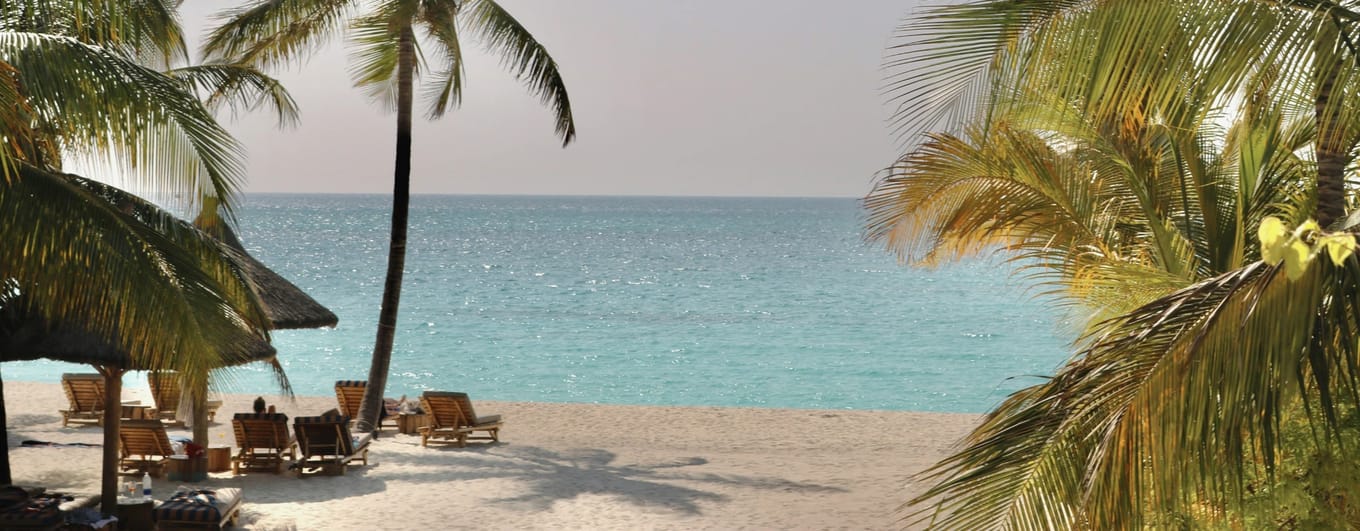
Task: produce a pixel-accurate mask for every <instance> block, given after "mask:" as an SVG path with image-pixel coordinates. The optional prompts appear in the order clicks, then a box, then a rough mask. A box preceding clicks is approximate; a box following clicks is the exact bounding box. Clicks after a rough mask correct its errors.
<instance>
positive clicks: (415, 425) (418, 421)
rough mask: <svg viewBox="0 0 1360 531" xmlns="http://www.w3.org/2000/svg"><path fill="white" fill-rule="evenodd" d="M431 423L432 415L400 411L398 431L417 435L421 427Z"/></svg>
mask: <svg viewBox="0 0 1360 531" xmlns="http://www.w3.org/2000/svg"><path fill="white" fill-rule="evenodd" d="M429 425H430V416H429V415H426V414H423V413H399V414H397V431H399V432H401V433H404V434H407V435H415V434H417V433H420V428H424V427H425V426H429Z"/></svg>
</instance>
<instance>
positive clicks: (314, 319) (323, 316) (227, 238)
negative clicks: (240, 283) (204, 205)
mask: <svg viewBox="0 0 1360 531" xmlns="http://www.w3.org/2000/svg"><path fill="white" fill-rule="evenodd" d="M194 226H196V227H198V228H199V229H200V230H202V231H203V232H206V233H208V234H210V235H212V236H213V237H215V238H217V240H218V241H220V242H222V243H223V244H225V246H226V247H227V250H228V253H229V254H231V255H232V260H233V261H234V262H236V264H237V265H238V266H240V267H241V269H242V271H244V272H245V276H246V280H247V281H249V283H250V285H251V288H252V289H254V290H255V295H256V296H258V297H259V298H260V303H261V305H262V306H263V307H264V314H265V316H266V317H268V318H269V325H270V326H269V328H270V329H272V330H290V329H299V328H327V327H332V326H335V325H336V323H338V322H340V319H339V318H338V317H336V316H335V313H334V312H332V311H330V310H329V309H327V308H326V307H325V306H322V305H321V303H319V302H316V299H313V298H312V297H311V295H308V294H307V293H306V292H304V291H302V288H299V287H297V286H296V285H294V284H293V283H292V282H289V281H288V279H286V278H283V277H282V276H279V274H278V273H275V272H274V270H272V269H269V268H268V267H266V266H265V265H264V264H262V263H260V261H259V260H256V259H255V257H253V256H251V255H250V253H248V252H246V250H245V247H244V246H242V245H241V240H240V239H239V238H237V237H236V233H235V232H233V231H232V230H231V227H228V226H227V224H226V223H222V222H221V221H209V220H208V219H206V217H205V216H202V215H200V216H198V218H197V219H195V220H194Z"/></svg>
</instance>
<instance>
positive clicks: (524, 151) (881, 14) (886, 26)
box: [182, 0, 916, 197]
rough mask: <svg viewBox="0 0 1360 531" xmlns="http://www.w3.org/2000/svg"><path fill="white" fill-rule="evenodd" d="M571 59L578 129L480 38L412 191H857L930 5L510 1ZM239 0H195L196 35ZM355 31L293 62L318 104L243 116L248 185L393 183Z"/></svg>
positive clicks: (886, 144)
mask: <svg viewBox="0 0 1360 531" xmlns="http://www.w3.org/2000/svg"><path fill="white" fill-rule="evenodd" d="M499 2H500V4H501V5H502V6H504V7H505V8H506V10H508V11H510V12H511V13H512V14H513V15H514V16H515V17H517V18H518V19H519V20H520V22H521V23H523V24H524V25H525V26H526V27H527V28H529V30H530V31H531V32H532V33H533V34H534V36H535V37H536V38H537V39H538V40H539V41H540V42H542V43H544V45H546V46H547V47H548V49H549V51H550V52H551V53H552V55H553V57H554V58H555V59H556V60H557V62H558V65H559V67H560V68H561V70H562V72H563V77H564V78H565V80H566V82H567V87H568V91H569V93H570V94H571V101H572V107H573V112H574V114H575V117H576V124H577V131H578V138H577V141H576V142H575V143H573V144H572V145H571V146H569V147H567V148H565V149H563V148H561V147H560V142H559V141H558V140H557V138H556V137H555V136H554V135H553V125H552V115H551V113H550V112H549V111H548V110H547V109H546V108H544V107H543V106H541V105H540V104H539V102H538V99H537V98H536V97H533V96H531V95H529V94H528V93H527V92H526V91H525V89H523V88H522V87H521V86H520V85H519V84H518V82H516V81H515V80H514V79H513V77H512V76H511V75H509V74H507V73H505V72H504V71H503V70H502V69H501V68H500V66H499V64H498V63H497V62H496V60H495V59H494V58H493V57H492V56H490V55H488V54H486V53H484V52H483V51H482V50H481V49H480V46H477V47H475V48H474V46H473V45H472V43H465V47H466V49H467V50H468V51H467V52H465V53H464V56H465V57H466V59H467V62H468V65H467V75H466V86H465V88H466V92H465V95H464V99H463V106H462V108H460V109H458V110H456V111H454V112H453V113H451V114H449V115H446V116H445V117H444V118H443V119H441V120H439V121H436V122H429V121H426V120H424V119H423V118H418V119H417V122H416V125H415V143H414V148H413V149H414V155H413V157H414V161H413V169H412V185H411V187H412V192H413V193H429V194H589V195H718V196H842V197H858V196H862V195H864V194H865V193H867V192H868V191H869V188H870V186H871V183H872V177H873V174H874V172H875V171H877V170H879V169H880V168H883V167H884V166H887V165H888V164H889V163H891V162H892V161H893V159H894V158H895V156H896V155H897V149H896V147H895V146H896V139H894V138H893V137H892V136H891V134H890V133H889V131H888V128H887V126H886V123H885V121H886V119H887V117H888V115H889V112H890V109H889V108H888V107H886V106H885V105H884V103H883V101H884V98H883V97H882V95H881V94H880V93H879V87H880V85H881V83H882V77H883V75H882V72H881V70H880V64H881V61H882V57H883V53H884V49H885V47H886V46H887V45H888V44H889V42H890V37H891V35H892V32H893V30H894V28H895V27H896V26H897V25H898V23H899V22H900V21H901V19H902V17H903V16H905V15H907V14H908V13H909V12H911V10H912V9H913V8H914V5H915V4H916V0H850V1H845V2H824V1H821V2H814V1H811V0H778V1H775V0H727V1H722V0H702V1H700V0H671V1H661V0H575V1H571V2H567V1H563V0H499ZM231 3H235V2H230V3H229V2H217V1H213V2H202V1H197V2H192V1H191V2H186V3H185V5H184V7H183V8H182V9H183V15H184V23H185V28H186V31H188V32H190V33H191V34H193V37H194V38H196V37H197V35H199V34H201V33H202V31H203V30H204V29H205V28H207V27H208V25H209V23H210V21H209V18H208V15H209V14H210V13H213V12H216V11H217V10H218V9H220V7H221V6H223V5H230V4H231ZM346 60H347V53H346V50H345V49H344V47H343V45H342V43H341V42H340V41H338V40H337V41H335V42H333V43H332V45H331V46H330V47H329V48H328V49H326V50H324V51H322V52H320V53H318V54H316V55H315V56H313V58H312V60H311V61H310V62H309V63H307V64H305V65H303V66H301V67H300V68H293V69H290V70H288V71H284V72H276V73H275V74H277V75H278V76H279V77H280V78H281V79H282V80H283V81H284V82H285V84H286V85H287V87H288V88H289V89H290V90H291V91H292V93H293V95H294V97H295V98H296V99H297V101H298V103H299V105H300V106H301V108H302V122H301V125H300V126H299V127H297V128H294V129H290V130H284V131H279V130H276V129H275V128H274V124H273V122H272V120H270V119H269V118H268V117H267V116H265V115H264V114H259V115H256V116H249V117H244V118H242V119H239V120H237V121H235V122H231V123H229V125H228V127H229V128H230V129H231V131H232V132H233V134H235V135H236V136H237V137H238V138H239V139H241V140H242V142H244V143H245V145H246V147H247V149H248V150H249V170H250V171H249V175H250V181H249V183H248V185H247V187H246V191H248V192H330V193H334V192H360V193H390V191H391V181H392V156H393V152H394V150H395V147H394V143H395V139H394V134H395V133H394V130H395V121H396V119H395V116H394V115H391V114H388V113H385V112H383V111H382V110H380V108H379V107H378V106H377V105H375V104H373V103H371V102H369V101H368V100H367V99H366V98H365V97H364V96H363V94H362V93H361V91H359V90H358V89H355V88H353V87H352V86H351V82H350V80H349V77H348V74H347V73H346Z"/></svg>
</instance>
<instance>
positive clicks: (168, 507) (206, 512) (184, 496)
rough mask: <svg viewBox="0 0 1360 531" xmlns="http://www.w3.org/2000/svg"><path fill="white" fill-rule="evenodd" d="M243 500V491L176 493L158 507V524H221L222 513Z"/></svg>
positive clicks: (219, 490)
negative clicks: (171, 522)
mask: <svg viewBox="0 0 1360 531" xmlns="http://www.w3.org/2000/svg"><path fill="white" fill-rule="evenodd" d="M240 500H241V489H217V490H190V491H179V492H176V493H175V494H174V495H173V496H171V497H170V499H168V500H165V503H162V504H160V505H158V506H156V510H155V519H156V521H158V522H170V521H173V522H202V523H210V524H216V523H221V521H222V513H223V512H225V511H228V510H230V509H231V508H232V506H234V505H236V503H237V502H239V501H240Z"/></svg>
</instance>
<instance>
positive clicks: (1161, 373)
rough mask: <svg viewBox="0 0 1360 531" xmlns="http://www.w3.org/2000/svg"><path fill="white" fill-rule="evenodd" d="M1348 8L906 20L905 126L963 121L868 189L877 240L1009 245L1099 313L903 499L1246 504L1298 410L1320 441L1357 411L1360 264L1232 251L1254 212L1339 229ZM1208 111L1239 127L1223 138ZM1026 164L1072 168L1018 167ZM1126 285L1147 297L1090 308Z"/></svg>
mask: <svg viewBox="0 0 1360 531" xmlns="http://www.w3.org/2000/svg"><path fill="white" fill-rule="evenodd" d="M1357 20H1360V18H1358V17H1356V16H1355V14H1354V13H1351V12H1350V11H1348V10H1346V9H1344V8H1342V7H1340V6H1337V5H1334V4H1332V3H1330V2H1312V1H1307V2H1303V1H1300V2H1279V3H1276V2H1270V3H1267V2H1254V1H1245V0H1243V1H1237V2H1209V1H1192V0H1183V1H1172V0H1167V1H1158V2H1138V3H1130V2H1099V1H1077V2H1070V1H1061V2H1060V1H1052V2H1047V1H1040V2H1025V3H1017V2H1001V1H996V2H991V1H988V2H976V3H973V4H966V5H963V6H952V7H944V8H939V9H937V10H934V11H932V12H930V13H929V14H927V15H925V16H923V17H921V18H920V19H919V20H918V23H916V24H914V25H912V26H910V27H908V28H907V29H906V36H905V38H906V40H907V41H908V42H907V43H905V44H903V47H902V48H900V50H901V54H900V55H898V56H897V59H896V61H897V62H896V63H894V64H895V66H898V67H905V68H909V69H911V70H910V74H906V73H905V72H906V70H905V69H904V74H903V77H902V78H900V79H901V81H900V84H899V85H897V86H896V87H895V88H894V89H893V90H895V91H897V93H898V94H899V95H900V97H901V100H900V101H901V102H902V107H901V111H902V113H901V115H900V116H901V117H902V118H901V121H900V124H901V127H902V128H903V131H905V132H906V133H907V134H909V135H916V134H919V133H921V132H923V131H928V130H931V129H936V128H944V127H949V126H950V125H951V120H953V121H954V122H952V123H965V124H968V129H967V131H968V134H967V135H964V136H962V137H960V136H959V135H956V134H949V133H938V132H937V133H934V134H932V135H927V136H922V137H916V136H911V137H910V138H912V139H913V141H914V142H918V143H917V144H915V145H914V146H913V149H912V150H911V151H910V152H909V154H908V155H907V156H905V157H904V158H903V159H902V160H901V161H899V164H898V165H897V166H895V168H894V169H893V170H892V171H890V172H889V174H888V177H887V178H885V179H884V180H883V181H882V182H881V183H880V185H879V187H878V188H876V190H875V192H874V193H872V194H871V195H870V196H869V198H868V200H867V202H866V204H867V206H868V207H869V208H870V211H871V221H870V232H869V234H870V236H871V237H873V238H877V239H880V240H882V241H885V242H886V243H888V245H889V246H890V247H893V248H896V249H897V250H898V251H899V252H901V253H904V256H906V257H907V258H908V259H911V260H920V259H929V258H935V257H941V256H944V257H957V256H960V255H963V254H967V253H969V252H976V251H979V250H981V249H982V248H983V246H984V245H985V244H989V243H1002V244H1005V245H1009V246H1011V247H1012V248H1014V249H1016V250H1018V251H1019V252H1020V253H1021V256H1024V257H1026V259H1028V260H1031V261H1030V262H1025V263H1030V264H1037V266H1036V267H1038V268H1040V269H1041V271H1042V272H1044V273H1046V274H1048V275H1049V278H1050V279H1051V280H1052V281H1053V282H1054V283H1055V286H1057V288H1056V289H1059V290H1061V291H1062V292H1063V293H1064V294H1066V295H1068V296H1070V297H1072V299H1073V300H1075V301H1078V302H1077V303H1078V304H1081V305H1082V306H1083V308H1084V309H1085V310H1087V311H1092V310H1095V311H1096V312H1097V315H1099V316H1101V318H1099V319H1094V320H1092V321H1091V323H1090V326H1089V327H1088V332H1087V335H1086V336H1085V339H1084V340H1083V341H1082V342H1080V343H1079V349H1078V354H1077V356H1076V357H1074V358H1073V359H1072V360H1071V361H1069V362H1068V363H1067V364H1066V365H1065V366H1064V367H1062V368H1061V369H1059V371H1058V373H1057V374H1056V375H1055V376H1054V377H1053V378H1051V379H1050V380H1048V381H1047V382H1044V383H1042V384H1040V385H1036V386H1033V387H1030V388H1028V389H1024V390H1021V391H1019V392H1017V393H1016V394H1014V395H1012V396H1011V397H1010V398H1009V399H1008V400H1007V401H1005V402H1004V403H1003V404H1001V405H1000V406H998V408H997V409H996V410H995V411H993V412H992V413H991V414H989V415H988V417H987V418H986V419H985V420H984V421H983V423H982V425H981V426H979V427H978V428H977V429H976V430H975V431H974V432H973V433H972V434H971V435H970V436H969V438H968V439H967V440H966V442H965V446H964V448H963V449H962V450H960V451H959V452H957V453H956V454H955V455H953V456H951V457H950V458H948V459H946V460H945V461H943V462H941V463H940V464H939V465H937V466H936V467H935V468H934V469H933V470H932V471H931V472H930V473H929V474H928V475H927V477H928V478H930V479H933V480H935V481H937V482H938V483H937V485H936V486H935V487H934V488H932V489H930V490H929V491H928V492H927V493H926V494H925V495H924V496H922V497H921V498H919V499H917V500H915V503H926V502H933V503H934V504H935V509H936V511H934V512H932V511H930V510H927V511H925V512H923V513H918V514H923V515H924V516H925V517H927V518H929V519H930V520H929V521H930V523H931V524H932V525H936V526H939V527H946V528H968V529H973V528H981V527H1007V528H1009V527H1015V528H1054V527H1077V526H1090V527H1097V528H1111V527H1113V528H1124V527H1133V526H1138V525H1141V523H1142V522H1143V518H1144V517H1145V515H1146V514H1147V513H1148V512H1150V511H1155V510H1160V509H1168V508H1175V507H1182V508H1184V507H1186V506H1187V504H1190V503H1196V501H1195V500H1205V501H1208V502H1209V503H1210V504H1212V505H1214V506H1221V505H1223V504H1227V503H1230V502H1231V501H1233V500H1234V499H1236V500H1240V499H1241V496H1240V495H1241V493H1242V481H1243V477H1244V469H1245V468H1247V467H1248V466H1250V465H1249V463H1248V462H1247V461H1248V459H1249V458H1250V456H1251V455H1255V456H1259V458H1260V459H1261V460H1262V461H1263V462H1264V465H1265V467H1266V468H1267V470H1270V469H1271V468H1272V467H1273V465H1274V460H1275V459H1276V457H1277V456H1278V453H1279V438H1278V434H1279V428H1280V419H1281V418H1282V416H1284V415H1285V414H1287V412H1290V411H1292V410H1293V409H1294V408H1295V407H1296V405H1297V404H1299V403H1303V404H1304V405H1305V406H1306V405H1308V404H1317V405H1318V406H1320V407H1317V408H1314V409H1305V414H1307V415H1308V417H1309V418H1310V419H1313V420H1314V421H1315V422H1314V423H1315V424H1316V425H1317V426H1319V430H1320V431H1321V432H1323V433H1331V434H1334V433H1336V430H1337V429H1338V428H1337V426H1338V423H1337V422H1336V417H1337V415H1336V411H1337V407H1338V406H1337V404H1338V402H1342V403H1346V404H1349V405H1350V406H1354V405H1356V403H1357V402H1360V400H1357V399H1356V397H1357V396H1360V395H1357V394H1356V393H1355V391H1356V390H1357V388H1360V385H1358V384H1360V380H1357V375H1356V372H1355V371H1354V370H1353V369H1352V368H1353V367H1355V363H1354V361H1355V349H1354V345H1353V344H1352V343H1351V342H1350V341H1348V340H1347V339H1346V338H1348V337H1351V336H1350V334H1349V333H1348V331H1349V330H1352V329H1354V328H1352V327H1354V326H1355V325H1356V321H1357V318H1358V317H1360V311H1357V309H1358V308H1360V307H1358V306H1357V305H1356V304H1355V301H1356V293H1357V290H1355V289H1354V288H1353V287H1352V286H1353V285H1354V284H1355V283H1356V282H1355V281H1356V279H1357V278H1360V277H1357V276H1356V275H1355V274H1356V273H1357V272H1360V270H1357V269H1354V268H1356V267H1357V263H1356V260H1355V259H1354V258H1349V259H1346V260H1342V261H1340V263H1339V265H1334V264H1331V263H1328V262H1327V261H1319V262H1320V263H1319V264H1318V265H1315V266H1314V267H1312V268H1309V269H1307V270H1305V271H1303V272H1302V275H1301V278H1299V279H1298V280H1297V281H1294V282H1290V281H1289V280H1288V279H1287V278H1285V275H1284V274H1281V273H1280V271H1279V269H1280V268H1278V267H1275V266H1272V265H1268V264H1263V263H1262V262H1259V261H1257V259H1258V257H1259V255H1258V254H1257V253H1256V250H1255V248H1254V247H1255V246H1254V245H1248V243H1250V240H1251V238H1250V236H1249V235H1250V234H1251V233H1252V231H1253V230H1254V228H1255V226H1256V225H1257V224H1259V223H1260V220H1261V219H1263V217H1264V216H1265V215H1266V214H1276V215H1279V216H1281V217H1285V218H1287V219H1289V220H1290V221H1291V223H1290V226H1294V225H1298V224H1301V223H1302V222H1303V221H1304V220H1305V219H1306V218H1307V217H1310V216H1314V215H1315V216H1316V217H1317V219H1318V220H1319V221H1320V222H1322V223H1323V225H1324V226H1330V227H1334V228H1346V226H1347V224H1341V223H1335V221H1336V220H1339V219H1340V217H1341V213H1343V212H1344V209H1345V204H1346V203H1345V195H1344V181H1343V177H1344V171H1343V170H1344V167H1345V165H1346V163H1347V162H1348V161H1349V160H1350V157H1351V155H1352V154H1353V152H1354V150H1355V143H1356V131H1357V123H1360V122H1358V121H1357V120H1356V116H1355V110H1354V108H1353V107H1348V106H1346V105H1344V103H1343V101H1342V100H1344V99H1346V98H1344V97H1341V98H1337V97H1334V96H1335V95H1336V94H1342V95H1348V94H1351V93H1353V92H1354V91H1355V89H1356V81H1355V76H1354V74H1355V71H1356V68H1355V65H1357V64H1360V63H1357V62H1356V57H1355V56H1354V55H1353V53H1352V52H1351V51H1350V50H1351V49H1352V47H1351V46H1350V45H1349V44H1348V43H1349V42H1350V35H1351V34H1353V33H1354V25H1355V22H1356V21H1357ZM960 73H963V75H960ZM908 75H910V76H911V78H910V79H908V78H907V77H906V76H908ZM1215 107H1222V108H1225V109H1230V111H1229V112H1230V113H1234V114H1236V115H1237V122H1236V125H1234V126H1233V127H1232V128H1231V129H1227V130H1223V131H1216V130H1215V129H1216V128H1217V127H1219V126H1217V125H1216V124H1220V123H1223V120H1222V119H1221V117H1217V116H1215V114H1214V113H1212V112H1205V109H1212V108H1215ZM1230 115H1231V114H1230ZM1083 128H1086V129H1091V128H1093V129H1095V130H1096V131H1097V132H1098V134H1097V135H1083V134H1074V132H1080V131H1081V130H1082V129H1083ZM1017 131H1018V133H1017ZM1158 132H1160V133H1159V134H1160V135H1161V136H1164V137H1165V140H1157V139H1156V138H1155V136H1157V135H1152V134H1149V133H1158ZM970 135H971V136H970ZM1008 137H1018V138H1020V139H1022V140H1025V141H1026V143H1023V144H1022V145H1017V142H1013V141H1010V140H1009V139H1008ZM918 139H919V140H918ZM998 139H1000V140H998ZM1219 146H1221V147H1222V150H1223V153H1222V155H1221V156H1218V157H1216V160H1215V158H1212V157H1205V156H1204V154H1206V153H1208V152H1210V151H1212V150H1213V149H1215V148H1217V147H1219ZM970 149H971V150H972V151H969V150H970ZM1308 150H1311V151H1312V154H1313V156H1312V157H1311V160H1309V159H1308V157H1303V156H1300V155H1299V154H1301V153H1306V152H1307V151H1308ZM1196 152H1198V155H1196ZM979 154H980V155H981V156H978V155H979ZM965 163H968V164H965ZM970 164H971V165H970ZM970 171H971V173H969V172H970ZM1043 172H1049V173H1057V174H1065V172H1070V174H1071V177H1070V178H1067V179H1058V178H1048V179H1046V180H1041V181H1036V180H1035V179H1034V178H1033V177H1032V176H1031V175H1030V174H1035V175H1042V174H1043ZM1036 182H1038V184H1035V183H1036ZM1045 186H1047V188H1045ZM1111 192H1113V193H1111ZM1304 236H1305V239H1309V240H1310V241H1311V239H1312V238H1319V237H1321V233H1319V232H1317V231H1311V232H1308V233H1306V234H1304ZM1347 239H1349V238H1347ZM1352 241H1353V240H1352ZM1149 268H1150V269H1151V270H1153V271H1155V272H1156V273H1157V274H1156V275H1149V274H1147V271H1148V269H1149ZM1121 281H1122V282H1125V283H1127V282H1135V283H1137V284H1138V285H1139V287H1140V291H1141V292H1143V293H1145V295H1146V296H1142V297H1126V298H1123V300H1127V301H1128V303H1127V304H1122V305H1114V306H1102V304H1108V302H1109V301H1110V300H1111V299H1110V298H1109V297H1101V296H1100V295H1101V294H1102V293H1105V292H1108V291H1109V289H1110V287H1111V286H1112V285H1117V284H1118V283H1120V282H1121ZM1149 281H1151V282H1149ZM1149 288H1150V289H1149ZM1116 300H1119V299H1116ZM1092 306H1095V308H1092Z"/></svg>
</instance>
